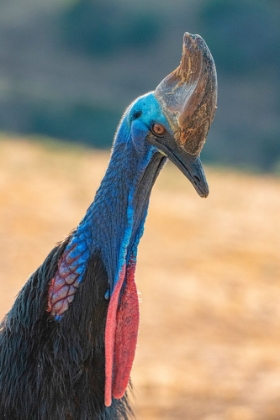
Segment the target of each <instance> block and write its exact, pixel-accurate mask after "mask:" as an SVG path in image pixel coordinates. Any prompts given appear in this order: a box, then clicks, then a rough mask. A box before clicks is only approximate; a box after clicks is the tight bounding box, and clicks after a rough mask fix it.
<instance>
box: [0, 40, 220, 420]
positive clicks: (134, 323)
mask: <svg viewBox="0 0 280 420" xmlns="http://www.w3.org/2000/svg"><path fill="white" fill-rule="evenodd" d="M216 99H217V79H216V71H215V65H214V61H213V58H212V56H211V54H210V51H209V49H208V47H207V46H206V44H205V42H204V41H203V39H202V38H201V37H200V36H199V35H190V34H188V33H186V34H185V35H184V40H183V55H182V60H181V63H180V65H179V67H178V68H177V69H176V70H174V71H173V72H172V73H171V74H170V75H168V76H167V77H166V78H165V79H164V80H163V81H162V82H161V83H160V84H159V85H158V87H157V88H156V90H155V91H154V92H150V93H148V94H146V95H144V96H141V97H140V98H138V99H136V100H135V101H134V102H133V103H132V104H131V105H130V106H129V107H128V109H127V110H126V112H125V114H124V116H123V118H122V120H121V122H120V124H119V127H118V130H117V133H116V136H115V140H114V144H113V149H112V154H111V159H110V162H109V166H108V169H107V171H106V173H105V176H104V178H103V180H102V182H101V185H100V187H99V189H98V191H97V193H96V196H95V199H94V201H93V203H92V204H91V205H90V207H89V209H88V210H87V212H86V215H85V217H84V218H83V220H82V221H81V222H80V224H79V225H78V227H77V228H76V229H75V230H74V231H73V232H72V233H71V234H70V235H69V236H68V237H67V239H66V240H64V241H63V242H61V243H60V244H59V245H58V246H56V247H55V248H54V249H53V250H52V251H51V252H50V254H49V255H48V256H47V258H46V260H45V261H44V262H43V264H42V265H41V266H40V267H39V268H38V269H37V270H36V271H35V272H34V273H33V274H32V275H31V276H30V278H29V280H28V281H27V283H26V284H25V286H24V287H23V289H22V290H21V292H20V293H19V295H18V297H17V299H16V301H15V303H14V305H13V307H12V309H11V310H10V312H9V313H8V314H7V316H6V317H5V319H4V320H3V322H2V324H1V328H0V419H1V420H3V419H6V420H93V419H94V420H105V419H116V420H118V419H128V418H129V417H130V415H131V409H130V406H129V404H128V399H127V392H126V390H127V387H128V384H129V377H130V371H131V368H132V363H133V359H134V354H135V348H136V341H137V333H138V324H139V309H138V295H137V289H136V284H135V281H134V271H135V264H136V256H137V246H138V243H139V240H140V238H141V236H142V234H143V228H144V222H145V218H146V214H147V209H148V204H149V197H150V193H151V189H152V186H153V184H154V182H155V180H156V178H157V175H158V174H159V172H160V170H161V169H162V167H163V165H164V163H165V162H166V160H167V159H170V160H171V161H172V162H173V163H174V164H175V165H176V166H177V167H178V168H179V169H180V170H181V171H182V172H183V174H185V175H186V177H187V178H188V179H189V180H190V181H191V183H192V184H193V185H194V187H195V189H196V191H197V192H198V194H199V195H200V196H202V197H206V196H207V195H208V186H207V182H206V179H205V175H204V172H203V168H202V166H201V162H200V159H199V155H200V151H201V149H202V146H203V144H204V142H205V139H206V136H207V133H208V130H209V128H210V125H211V123H212V120H213V118H214V113H215V109H216Z"/></svg>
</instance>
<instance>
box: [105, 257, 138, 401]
mask: <svg viewBox="0 0 280 420" xmlns="http://www.w3.org/2000/svg"><path fill="white" fill-rule="evenodd" d="M134 273H135V262H134V261H131V262H129V264H128V266H127V267H126V266H125V265H124V267H123V268H122V270H121V274H120V277H119V280H118V282H117V284H116V287H115V289H114V292H113V294H112V296H111V300H110V303H109V307H108V313H107V319H106V329H105V405H106V406H107V407H109V406H110V405H111V403H112V397H114V398H121V397H123V395H124V393H125V391H126V388H127V386H128V382H129V377H130V372H131V368H132V364H133V360H134V356H135V350H136V344H137V336H138V328H139V301H138V294H137V288H136V284H135V280H134ZM124 280H126V282H125V285H124V286H125V287H124V290H122V286H123V284H124ZM121 290H122V293H121Z"/></svg>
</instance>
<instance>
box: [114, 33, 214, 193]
mask: <svg viewBox="0 0 280 420" xmlns="http://www.w3.org/2000/svg"><path fill="white" fill-rule="evenodd" d="M216 103H217V75H216V69H215V64H214V60H213V58H212V55H211V53H210V51H209V49H208V47H207V45H206V43H205V42H204V40H203V39H202V38H201V37H200V36H199V35H191V34H189V33H185V35H184V38H183V53H182V60H181V63H180V65H179V67H178V68H177V69H175V70H174V71H173V72H172V73H171V74H169V75H168V76H167V77H166V78H165V79H164V80H163V81H162V82H161V83H160V84H159V85H158V86H157V88H156V89H155V91H154V92H151V93H148V94H146V95H144V96H142V97H140V98H138V99H137V100H136V101H135V102H134V103H132V105H131V106H130V107H129V108H128V110H127V111H126V113H125V116H124V119H123V121H122V123H121V124H123V123H124V122H125V123H126V124H127V125H128V127H127V128H128V130H129V132H130V134H131V139H132V143H133V146H134V148H135V150H136V151H137V153H138V155H139V156H141V157H142V159H144V160H146V162H147V163H148V161H150V160H151V157H152V155H153V153H154V152H156V151H160V152H161V153H162V154H163V155H165V156H166V157H168V158H169V159H170V160H171V161H172V162H173V163H174V164H175V165H176V166H177V167H178V168H179V169H180V170H181V171H182V172H183V174H184V175H185V176H186V177H187V178H188V179H189V180H190V181H191V183H192V184H193V186H194V188H195V189H196V191H197V192H198V194H199V195H200V196H201V197H206V196H207V195H208V193H209V189H208V185H207V181H206V178H205V175H204V171H203V167H202V165H201V161H200V152H201V149H202V147H203V145H204V143H205V140H206V136H207V134H208V131H209V128H210V126H211V123H212V121H213V118H214V114H215V110H216ZM117 139H118V137H117Z"/></svg>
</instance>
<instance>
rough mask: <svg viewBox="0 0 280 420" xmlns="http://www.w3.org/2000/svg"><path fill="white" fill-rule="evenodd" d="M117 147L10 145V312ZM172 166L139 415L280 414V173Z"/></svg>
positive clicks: (155, 222) (266, 417) (157, 216)
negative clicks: (195, 178) (187, 170)
mask: <svg viewBox="0 0 280 420" xmlns="http://www.w3.org/2000/svg"><path fill="white" fill-rule="evenodd" d="M108 158H109V155H108V153H105V152H98V151H93V150H88V149H83V148H75V147H70V146H67V145H65V144H64V145H61V146H55V145H53V144H51V143H48V144H44V145H39V144H37V143H36V142H33V141H28V140H22V139H2V140H1V141H0V317H1V318H2V316H3V315H4V314H5V313H6V312H7V311H8V309H9V308H10V306H11V304H12V302H13V299H14V297H15V295H16V294H17V293H18V291H19V289H20V288H21V286H22V285H23V283H24V282H25V280H26V279H27V277H28V276H29V274H30V273H31V272H32V271H33V270H34V269H35V268H36V267H37V266H38V265H39V264H40V263H41V262H42V261H43V259H44V258H45V256H46V255H47V253H48V252H49V250H50V249H51V248H52V247H53V246H54V244H55V243H56V242H57V241H59V240H61V239H62V238H63V237H65V236H66V235H67V234H68V232H69V231H70V229H72V228H73V227H74V226H75V225H76V224H77V223H78V222H79V220H80V219H81V218H82V216H83V214H84V212H85V210H86V208H87V207H88V205H89V204H90V202H91V200H92V198H93V196H94V193H95V190H96V188H97V187H98V184H99V182H100V180H101V177H102V176H103V173H104V170H105V168H106V165H107V161H108ZM206 173H207V177H208V181H209V184H210V196H209V197H208V198H207V199H206V200H205V199H201V198H199V197H198V195H197V194H196V193H195V191H194V189H193V188H192V186H191V185H190V183H189V181H188V180H187V179H185V178H184V177H183V176H182V175H181V174H180V173H179V171H178V170H177V169H176V168H175V167H173V166H172V165H171V164H168V165H167V167H166V168H164V170H163V172H162V173H161V174H160V176H159V179H158V181H157V183H156V186H155V187H154V191H153V193H152V199H151V205H150V210H149V215H148V219H147V223H146V229H145V234H144V237H143V239H142V241H141V244H140V248H139V257H138V266H137V284H138V289H139V291H140V293H141V295H140V297H141V305H140V309H141V327H140V337H139V342H138V348H137V355H136V360H135V364H134V368H133V373H132V380H133V384H134V389H135V391H134V394H135V397H134V405H135V411H136V417H137V419H139V420H159V419H162V420H179V419H180V420H279V419H280V259H279V248H280V179H279V178H278V179H277V178H275V177H272V176H260V175H259V176H257V175H246V174H242V173H237V172H231V171H229V170H226V169H219V170H218V169H212V168H206Z"/></svg>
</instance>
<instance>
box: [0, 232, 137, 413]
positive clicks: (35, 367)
mask: <svg viewBox="0 0 280 420" xmlns="http://www.w3.org/2000/svg"><path fill="white" fill-rule="evenodd" d="M69 240H70V238H68V239H67V240H66V241H65V242H63V243H62V244H60V245H59V246H57V247H56V248H54V249H53V251H52V252H51V253H50V254H49V256H48V257H47V258H46V260H45V262H44V263H43V264H42V266H41V267H39V268H38V270H37V271H35V273H33V274H32V275H31V277H30V279H29V281H28V282H27V283H26V285H25V286H24V288H23V289H22V291H21V292H20V294H19V296H18V298H17V299H16V302H15V304H14V306H13V308H12V310H11V311H10V313H9V314H8V315H7V316H6V318H5V319H4V321H3V322H2V324H1V334H0V387H1V388H0V419H1V420H2V419H3V420H4V419H9V420H30V419H32V420H50V419H52V420H64V419H65V420H77V419H79V420H108V419H116V420H128V419H129V418H130V416H131V415H132V411H131V409H130V407H129V405H128V401H127V396H126V395H125V396H124V397H123V398H122V399H120V400H113V402H112V405H111V406H110V407H106V408H104V383H105V359H104V330H105V321H106V313H107V308H108V301H107V300H106V299H105V298H104V296H105V293H106V290H107V289H108V280H107V273H106V270H105V267H104V264H103V262H102V260H101V258H100V255H98V254H97V253H96V254H94V255H92V256H91V258H90V260H89V262H88V265H87V271H86V273H85V277H84V281H83V283H82V284H81V286H80V289H79V293H77V296H76V299H75V301H74V302H73V306H74V308H73V309H74V310H71V311H68V312H66V314H65V315H64V317H63V319H62V320H61V321H60V322H56V321H54V320H53V318H52V317H51V316H50V314H49V313H48V312H47V311H46V310H45V308H46V305H47V299H48V287H49V282H50V280H51V279H52V278H53V276H54V274H55V273H56V271H57V266H58V261H59V259H60V258H61V256H62V254H63V252H64V250H65V247H66V246H67V243H68V242H69ZM85 308H87V310H84V309H85ZM39 343H40V345H39Z"/></svg>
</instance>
